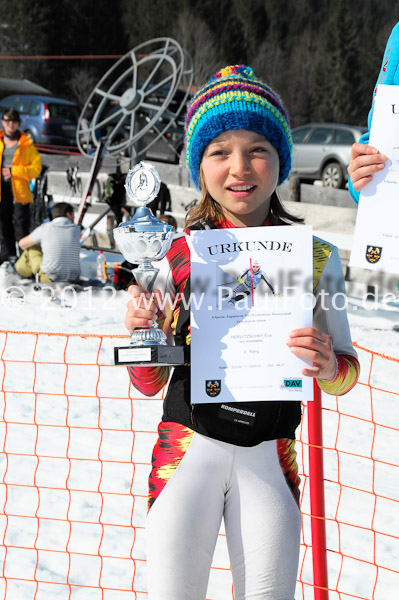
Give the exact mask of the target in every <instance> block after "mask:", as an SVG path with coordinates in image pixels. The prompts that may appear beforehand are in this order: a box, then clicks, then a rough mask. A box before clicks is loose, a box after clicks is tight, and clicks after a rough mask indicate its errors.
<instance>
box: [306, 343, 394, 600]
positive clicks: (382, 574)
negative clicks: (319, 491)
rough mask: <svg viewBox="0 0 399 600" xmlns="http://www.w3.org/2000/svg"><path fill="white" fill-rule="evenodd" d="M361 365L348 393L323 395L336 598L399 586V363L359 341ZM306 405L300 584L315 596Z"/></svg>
mask: <svg viewBox="0 0 399 600" xmlns="http://www.w3.org/2000/svg"><path fill="white" fill-rule="evenodd" d="M354 345H355V347H356V349H357V352H358V355H359V360H360V364H361V375H360V379H359V382H358V384H357V385H356V386H355V388H354V389H353V390H352V391H351V392H349V393H348V394H346V395H344V396H341V397H333V396H328V395H326V394H323V402H322V406H323V408H322V417H323V454H324V477H325V481H324V486H325V503H326V513H325V514H326V530H327V566H328V592H329V595H328V598H329V600H338V599H340V600H349V599H352V598H356V599H359V600H386V598H392V597H395V595H396V594H397V589H398V588H399V521H398V519H397V514H398V510H399V410H398V407H399V391H398V381H399V359H397V358H393V357H390V356H387V355H385V354H382V353H379V352H376V351H372V350H369V349H367V348H363V347H361V346H359V345H357V344H354ZM306 419H307V411H306V407H305V411H304V418H303V420H302V424H301V429H300V434H299V436H298V437H299V443H298V444H297V451H298V452H300V454H301V457H300V462H302V466H303V472H302V478H303V481H302V483H303V488H302V497H301V510H302V515H303V525H304V526H303V532H302V544H301V561H300V568H299V579H298V581H299V582H300V584H299V587H300V589H301V592H302V597H303V598H313V589H311V590H310V588H312V579H311V578H309V574H310V573H311V562H312V556H311V553H312V547H311V539H310V537H309V531H310V527H309V522H310V509H309V476H308V474H309V470H308V466H307V465H308V443H307V425H306Z"/></svg>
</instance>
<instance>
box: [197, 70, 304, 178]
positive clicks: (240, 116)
mask: <svg viewBox="0 0 399 600" xmlns="http://www.w3.org/2000/svg"><path fill="white" fill-rule="evenodd" d="M229 129H247V130H249V131H256V133H259V134H261V135H264V136H265V137H266V139H267V140H268V141H269V142H270V143H271V144H272V145H273V146H274V147H275V149H276V150H277V152H278V155H279V159H280V179H279V183H283V181H285V179H287V177H288V175H289V173H290V170H291V157H292V139H291V131H290V125H289V120H288V113H287V111H286V109H285V107H284V105H283V103H282V102H281V99H280V98H279V96H278V95H277V94H276V93H275V92H274V91H273V90H272V89H271V88H270V87H269V86H267V85H266V84H265V83H263V82H262V81H260V80H259V79H257V77H256V76H255V73H254V72H253V71H252V69H251V68H250V67H246V66H245V65H234V66H231V67H225V68H224V69H222V70H221V71H219V72H218V73H216V75H214V76H213V77H212V78H211V79H210V80H209V81H208V83H206V84H205V85H204V86H203V87H202V88H201V89H200V90H199V91H198V92H197V93H196V94H195V96H194V98H193V99H192V101H191V103H190V105H189V107H188V111H187V116H186V164H187V167H188V169H189V171H190V175H191V178H192V180H193V182H194V183H195V185H196V186H197V188H200V176H199V174H200V164H201V160H202V155H203V153H204V150H205V148H206V147H207V145H208V144H209V142H211V141H212V140H213V139H214V138H215V137H217V136H218V135H220V134H221V133H222V132H223V131H228V130H229Z"/></svg>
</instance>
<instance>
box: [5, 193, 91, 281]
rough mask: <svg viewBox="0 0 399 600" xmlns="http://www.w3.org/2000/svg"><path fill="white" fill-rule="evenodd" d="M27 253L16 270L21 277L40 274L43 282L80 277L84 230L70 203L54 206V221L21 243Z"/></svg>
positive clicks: (41, 226)
mask: <svg viewBox="0 0 399 600" xmlns="http://www.w3.org/2000/svg"><path fill="white" fill-rule="evenodd" d="M19 246H20V247H21V248H22V250H23V251H24V252H23V253H22V254H21V256H20V257H19V259H18V260H17V262H16V263H15V270H16V272H17V273H18V275H21V277H26V278H29V277H34V276H36V275H38V279H39V281H40V283H51V282H53V281H70V282H76V281H78V280H79V277H80V227H79V225H75V224H74V209H73V206H72V205H71V204H68V202H58V203H57V204H54V207H53V210H52V220H51V221H50V222H48V223H43V224H42V225H39V227H37V228H36V229H34V230H33V231H32V232H31V233H30V234H29V235H27V236H25V237H24V238H22V239H21V240H19Z"/></svg>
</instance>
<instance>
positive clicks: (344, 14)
mask: <svg viewBox="0 0 399 600" xmlns="http://www.w3.org/2000/svg"><path fill="white" fill-rule="evenodd" d="M398 21H399V1H398V0H56V1H54V0H13V2H10V1H9V0H8V1H6V0H0V55H1V57H2V58H1V60H0V76H1V77H17V78H27V79H29V80H31V81H34V82H35V83H38V84H39V85H42V86H44V87H46V88H48V89H50V90H51V91H52V92H53V93H54V94H55V95H57V96H60V97H63V98H67V99H70V100H75V101H77V102H78V104H80V105H81V106H82V105H83V104H84V102H85V100H86V98H87V97H88V95H89V93H90V91H91V89H92V88H93V87H94V86H95V84H96V83H97V81H98V80H99V79H100V78H101V76H102V75H103V74H104V73H105V72H106V71H107V70H108V69H109V68H110V67H111V66H112V64H113V63H114V62H115V60H116V58H101V59H98V58H94V56H98V55H102V56H108V55H112V56H118V55H123V54H125V53H126V52H128V51H129V50H130V49H131V48H133V47H135V46H136V45H138V44H141V43H143V42H145V41H147V40H150V39H152V38H157V37H172V38H174V39H176V40H177V41H178V42H179V43H180V44H181V45H182V46H183V47H184V48H185V49H186V50H187V51H188V52H189V53H190V55H191V56H192V59H193V62H194V67H195V81H194V83H195V84H197V85H198V84H201V83H203V82H204V81H205V80H206V79H208V78H209V76H210V75H211V74H213V73H214V72H215V71H217V70H218V69H219V68H221V67H223V66H225V65H228V64H236V63H244V64H247V65H250V66H251V67H252V68H253V69H254V71H255V73H256V74H257V75H258V76H259V77H261V78H262V79H264V81H266V82H268V83H269V84H270V85H271V86H272V87H273V88H274V89H276V90H277V91H278V92H279V93H280V95H281V96H282V98H283V100H284V102H285V104H286V105H287V107H288V110H289V112H290V115H291V121H292V125H293V126H297V125H300V124H302V123H306V122H309V121H316V120H317V121H330V122H341V123H350V124H356V125H365V124H366V120H367V113H368V110H369V107H370V101H371V96H372V91H373V86H374V84H375V81H376V78H377V76H378V73H379V70H380V67H381V61H382V56H383V53H384V48H385V45H386V42H387V39H388V37H389V34H390V32H391V30H392V27H393V26H394V25H395V23H397V22H398ZM32 56H35V57H37V56H40V57H43V58H34V59H32V58H29V59H28V58H26V59H24V58H23V57H32ZM57 56H74V57H76V56H79V57H81V58H73V59H68V60H60V59H55V58H52V59H50V58H49V57H57ZM7 57H19V58H13V59H12V60H10V59H8V58H7Z"/></svg>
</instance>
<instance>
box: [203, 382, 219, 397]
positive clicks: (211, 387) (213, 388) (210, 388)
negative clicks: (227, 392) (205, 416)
mask: <svg viewBox="0 0 399 600" xmlns="http://www.w3.org/2000/svg"><path fill="white" fill-rule="evenodd" d="M221 384H222V380H221V379H207V380H206V381H205V392H206V393H207V395H208V396H210V397H211V398H215V397H216V396H219V394H220V390H221V389H222V385H221Z"/></svg>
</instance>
